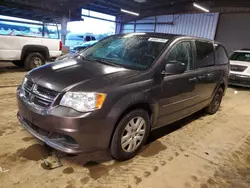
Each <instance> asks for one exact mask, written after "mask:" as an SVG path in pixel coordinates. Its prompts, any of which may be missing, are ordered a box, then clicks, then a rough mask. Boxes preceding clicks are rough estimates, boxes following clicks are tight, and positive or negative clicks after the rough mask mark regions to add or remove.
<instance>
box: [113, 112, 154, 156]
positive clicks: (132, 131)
mask: <svg viewBox="0 0 250 188" xmlns="http://www.w3.org/2000/svg"><path fill="white" fill-rule="evenodd" d="M149 130H150V119H149V115H148V113H147V112H146V111H145V110H140V109H138V110H133V111H131V112H129V113H128V114H126V115H125V116H124V117H123V118H122V119H121V120H120V122H119V124H118V126H117V128H116V130H115V133H114V136H113V138H112V142H111V146H110V149H111V155H112V156H113V157H114V158H115V159H117V160H120V161H123V160H127V159H130V158H132V157H134V156H135V155H136V154H137V152H138V151H140V149H141V148H142V146H143V145H144V144H145V142H146V140H147V138H148V134H149Z"/></svg>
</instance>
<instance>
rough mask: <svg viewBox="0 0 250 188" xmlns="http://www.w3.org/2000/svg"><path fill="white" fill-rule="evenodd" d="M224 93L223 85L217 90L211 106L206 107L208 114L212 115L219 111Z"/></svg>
mask: <svg viewBox="0 0 250 188" xmlns="http://www.w3.org/2000/svg"><path fill="white" fill-rule="evenodd" d="M223 93H224V90H223V89H222V88H221V87H220V88H219V89H218V90H217V91H216V93H215V95H214V97H213V100H212V101H211V103H210V104H209V106H208V107H207V108H206V112H207V113H208V114H211V115H212V114H215V113H216V112H217V111H218V109H219V108H220V104H221V101H222V98H223Z"/></svg>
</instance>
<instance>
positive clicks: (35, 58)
mask: <svg viewBox="0 0 250 188" xmlns="http://www.w3.org/2000/svg"><path fill="white" fill-rule="evenodd" d="M44 64H45V59H44V57H43V56H42V55H41V54H40V53H37V52H36V53H31V54H29V55H28V56H27V57H26V58H25V61H24V66H25V69H26V70H31V69H34V68H37V67H40V66H42V65H44Z"/></svg>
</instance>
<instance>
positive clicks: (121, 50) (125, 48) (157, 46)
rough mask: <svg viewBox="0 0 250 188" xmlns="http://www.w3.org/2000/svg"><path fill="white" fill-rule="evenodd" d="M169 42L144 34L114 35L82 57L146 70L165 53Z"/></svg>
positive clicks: (85, 52)
mask: <svg viewBox="0 0 250 188" xmlns="http://www.w3.org/2000/svg"><path fill="white" fill-rule="evenodd" d="M167 41H168V39H166V38H152V37H149V36H147V35H143V34H141V35H140V34H127V35H114V36H111V37H108V38H106V39H104V40H102V41H100V42H98V43H96V44H95V45H94V46H92V47H91V48H89V49H87V50H85V51H84V52H82V53H81V54H80V55H81V57H82V58H85V59H88V60H93V61H98V62H100V63H104V62H108V63H110V64H111V65H112V64H113V65H114V66H122V67H125V68H128V69H135V70H146V69H147V68H148V67H149V66H150V65H151V64H152V63H153V62H154V61H155V60H156V59H157V57H158V56H159V55H160V53H161V52H162V51H163V49H164V47H165V46H166V43H167Z"/></svg>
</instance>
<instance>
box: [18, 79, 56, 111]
mask: <svg viewBox="0 0 250 188" xmlns="http://www.w3.org/2000/svg"><path fill="white" fill-rule="evenodd" d="M23 88H24V96H25V98H26V99H27V100H28V101H29V102H30V103H31V104H35V105H36V106H38V107H41V108H48V107H49V106H50V105H51V104H52V102H53V101H54V100H55V98H56V96H57V95H58V94H59V92H57V91H53V90H51V89H47V88H44V87H42V86H39V85H37V84H35V83H33V82H32V81H30V80H27V81H26V82H25V83H24V84H23Z"/></svg>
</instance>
